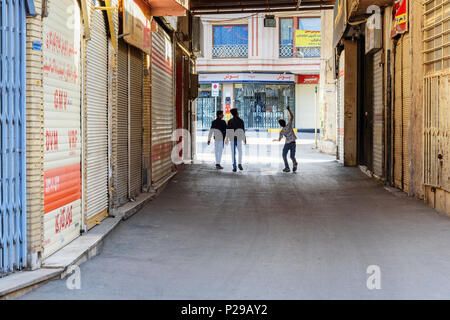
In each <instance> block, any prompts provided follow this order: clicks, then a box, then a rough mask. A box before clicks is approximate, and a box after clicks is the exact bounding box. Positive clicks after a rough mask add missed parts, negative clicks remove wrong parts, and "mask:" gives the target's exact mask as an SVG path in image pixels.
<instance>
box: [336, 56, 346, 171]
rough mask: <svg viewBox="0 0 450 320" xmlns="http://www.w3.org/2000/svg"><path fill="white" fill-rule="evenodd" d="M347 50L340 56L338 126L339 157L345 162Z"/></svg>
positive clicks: (341, 161) (340, 161)
mask: <svg viewBox="0 0 450 320" xmlns="http://www.w3.org/2000/svg"><path fill="white" fill-rule="evenodd" d="M344 69H345V51H342V53H341V55H340V57H339V75H338V81H337V116H338V119H337V128H338V152H339V154H338V158H339V163H342V164H343V163H344V120H345V119H344V84H345V70H344Z"/></svg>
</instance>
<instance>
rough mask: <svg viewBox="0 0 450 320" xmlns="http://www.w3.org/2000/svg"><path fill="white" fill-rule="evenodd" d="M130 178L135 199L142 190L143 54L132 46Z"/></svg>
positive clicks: (130, 191) (130, 194) (131, 195)
mask: <svg viewBox="0 0 450 320" xmlns="http://www.w3.org/2000/svg"><path fill="white" fill-rule="evenodd" d="M129 53H130V105H129V110H130V111H129V115H130V122H129V125H130V127H129V133H130V140H129V143H130V146H129V148H130V164H129V166H130V177H129V184H130V190H129V196H130V197H135V196H137V195H138V194H139V193H141V189H142V80H143V67H144V61H143V54H142V51H140V50H139V49H137V48H135V47H133V46H130V51H129Z"/></svg>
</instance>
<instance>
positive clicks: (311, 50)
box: [280, 44, 320, 58]
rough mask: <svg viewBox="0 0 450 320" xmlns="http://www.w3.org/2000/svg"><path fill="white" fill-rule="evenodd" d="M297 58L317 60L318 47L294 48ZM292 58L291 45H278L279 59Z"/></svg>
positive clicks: (292, 50)
mask: <svg viewBox="0 0 450 320" xmlns="http://www.w3.org/2000/svg"><path fill="white" fill-rule="evenodd" d="M295 50H296V52H297V58H317V57H320V47H301V48H295ZM293 56H294V45H293V44H280V58H292V57H293Z"/></svg>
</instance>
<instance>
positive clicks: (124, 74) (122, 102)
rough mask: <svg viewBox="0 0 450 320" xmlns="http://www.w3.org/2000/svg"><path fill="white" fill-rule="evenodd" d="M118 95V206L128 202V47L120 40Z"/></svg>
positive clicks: (116, 176) (116, 184) (116, 190)
mask: <svg viewBox="0 0 450 320" xmlns="http://www.w3.org/2000/svg"><path fill="white" fill-rule="evenodd" d="M118 61H119V63H118V69H119V71H118V73H119V74H118V93H117V170H116V175H115V180H116V182H115V186H116V189H115V192H116V199H117V202H118V203H117V205H120V204H123V203H125V202H127V201H128V45H127V44H126V43H125V42H124V41H123V40H119V57H118Z"/></svg>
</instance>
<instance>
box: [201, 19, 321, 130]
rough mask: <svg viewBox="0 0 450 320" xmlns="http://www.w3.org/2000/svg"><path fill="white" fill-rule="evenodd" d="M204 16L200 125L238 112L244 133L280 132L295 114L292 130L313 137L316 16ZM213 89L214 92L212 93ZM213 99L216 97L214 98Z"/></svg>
mask: <svg viewBox="0 0 450 320" xmlns="http://www.w3.org/2000/svg"><path fill="white" fill-rule="evenodd" d="M265 18H267V17H266V16H265V15H264V14H256V13H255V14H229V15H226V16H225V17H224V16H220V17H218V16H202V18H201V19H202V23H203V35H204V37H203V41H204V44H203V46H204V48H205V50H204V55H203V56H202V57H199V58H198V60H197V71H198V73H199V83H200V92H199V98H198V102H197V105H198V125H199V127H200V128H208V127H209V126H210V124H211V121H212V119H213V118H214V117H215V111H216V110H219V109H221V110H224V111H225V113H226V119H228V118H229V117H230V115H229V109H231V108H238V109H239V111H240V114H241V117H242V118H243V119H244V122H245V123H246V127H247V128H251V129H272V128H278V127H279V125H278V122H277V120H278V119H280V118H286V117H287V116H288V114H287V111H286V109H285V108H286V106H291V107H294V108H292V109H293V110H294V113H295V127H296V128H298V129H300V130H308V131H312V130H314V128H315V122H314V121H315V117H316V114H315V108H316V104H317V98H318V95H317V93H316V91H317V90H318V88H317V87H318V85H319V72H320V53H321V52H320V51H321V48H320V30H321V18H320V12H318V11H317V12H314V11H311V12H308V13H299V12H295V13H277V14H275V15H274V16H273V20H272V22H273V21H275V24H274V25H273V24H272V25H271V26H269V25H268V21H267V20H266V19H265ZM213 84H217V85H218V88H214V90H213ZM215 95H216V96H217V97H215Z"/></svg>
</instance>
